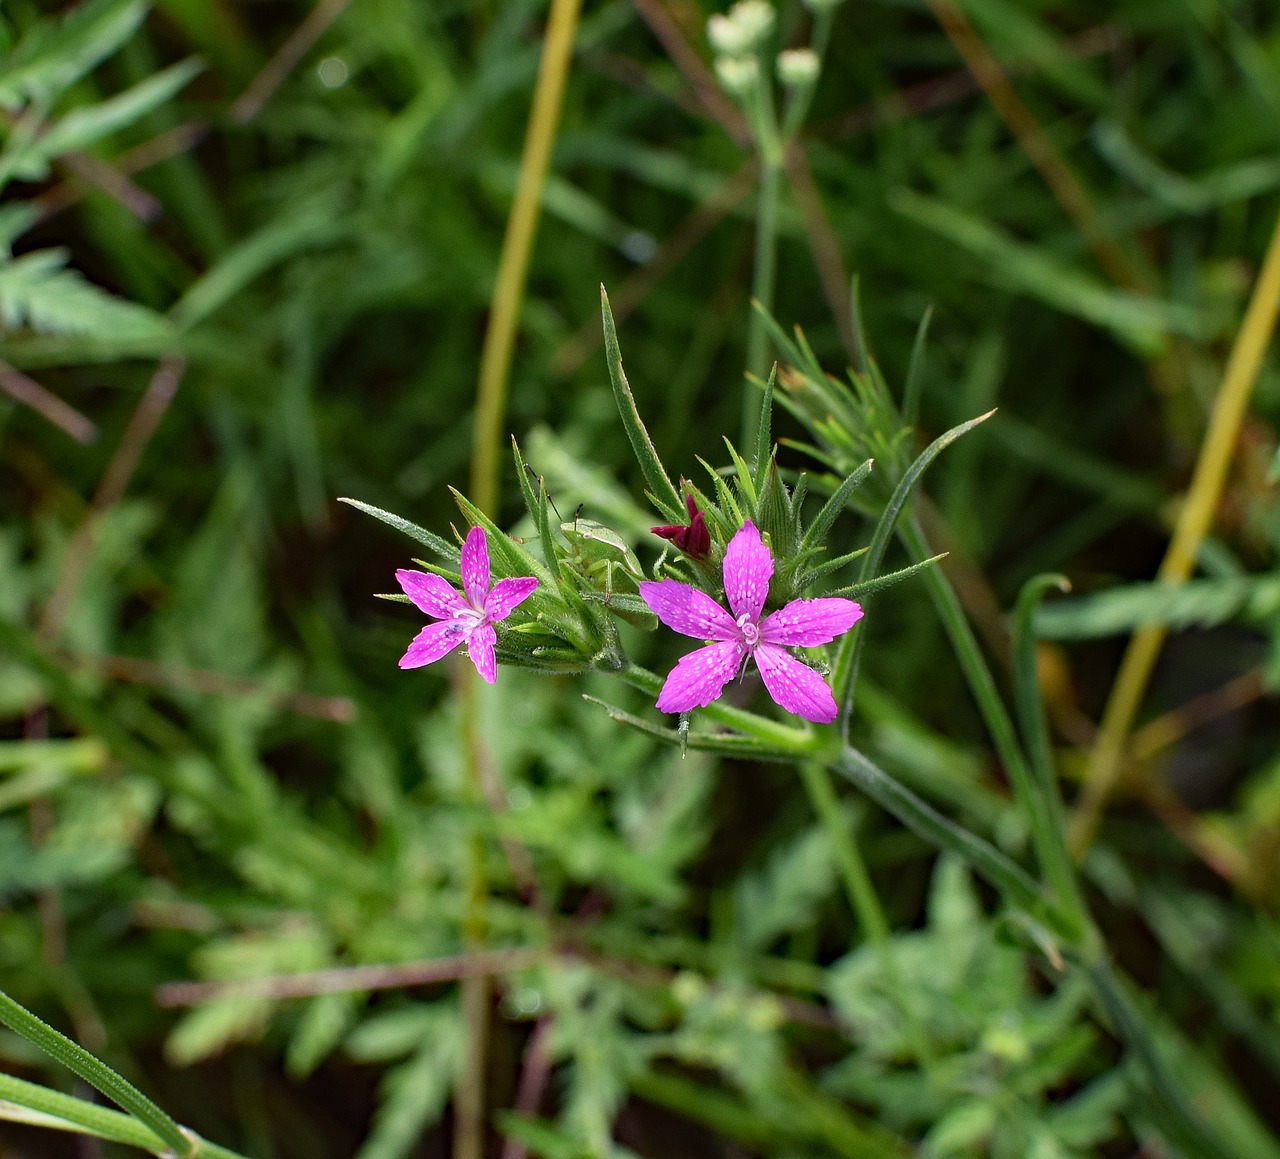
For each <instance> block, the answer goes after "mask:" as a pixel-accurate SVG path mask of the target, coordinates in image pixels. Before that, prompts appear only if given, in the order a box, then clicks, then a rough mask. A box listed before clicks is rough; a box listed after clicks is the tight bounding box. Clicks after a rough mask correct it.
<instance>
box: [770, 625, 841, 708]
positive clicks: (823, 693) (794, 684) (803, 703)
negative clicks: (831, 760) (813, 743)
mask: <svg viewBox="0 0 1280 1159" xmlns="http://www.w3.org/2000/svg"><path fill="white" fill-rule="evenodd" d="M755 656H756V665H757V667H758V668H759V669H760V676H761V678H762V679H763V680H764V686H765V688H767V689H768V690H769V695H770V696H772V697H773V699H774V700H776V701H777V702H778V703H779V704H780V705H782V707H783V708H785V709H786V710H787V711H788V712H794V713H795V714H796V716H802V717H804V719H805V720H811V721H813V723H814V724H830V723H831V722H832V721H833V720H835V718H836V698H835V697H834V696H832V695H831V689H830V688H828V687H827V682H826V681H825V680H823V679H822V677H821V676H819V675H818V674H817V673H816V672H815V671H814V670H813V669H812V668H810V667H808V666H807V665H804V664H801V663H800V661H799V660H797V659H796V658H795V657H794V656H792V655H791V653H790V652H786V651H784V650H783V649H782V648H779V647H778V646H777V645H776V644H759V645H757V647H756V651H755Z"/></svg>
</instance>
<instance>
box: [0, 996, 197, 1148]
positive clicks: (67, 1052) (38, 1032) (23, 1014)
mask: <svg viewBox="0 0 1280 1159" xmlns="http://www.w3.org/2000/svg"><path fill="white" fill-rule="evenodd" d="M0 1022H3V1023H4V1024H5V1025H6V1026H7V1027H9V1029H10V1030H12V1031H14V1032H15V1033H16V1034H20V1035H21V1036H22V1037H23V1038H25V1039H26V1040H27V1041H28V1042H30V1043H32V1044H34V1045H35V1046H37V1047H39V1049H40V1050H42V1051H44V1053H45V1054H47V1055H49V1056H50V1057H51V1058H54V1059H56V1060H57V1061H58V1062H60V1063H62V1065H63V1066H65V1067H66V1068H67V1069H68V1070H70V1071H71V1072H73V1073H74V1074H77V1075H79V1076H80V1077H81V1078H82V1079H84V1081H85V1082H87V1083H88V1084H89V1085H90V1086H91V1087H93V1088H94V1089H95V1090H98V1091H101V1092H102V1093H103V1094H104V1095H106V1096H107V1098H109V1099H110V1100H111V1101H112V1102H114V1103H116V1104H117V1105H118V1106H120V1107H123V1108H124V1109H125V1110H126V1111H128V1112H129V1114H130V1115H132V1116H133V1117H134V1118H135V1119H137V1120H138V1121H139V1122H141V1123H144V1124H145V1125H146V1126H147V1127H148V1128H149V1129H150V1130H151V1132H152V1133H153V1134H154V1135H156V1136H157V1137H158V1138H159V1139H161V1140H162V1141H163V1142H164V1144H165V1146H167V1147H168V1148H169V1149H170V1150H171V1151H172V1152H173V1153H174V1154H175V1155H181V1156H184V1157H193V1156H196V1155H198V1154H200V1150H199V1143H198V1142H197V1140H195V1139H194V1138H192V1137H191V1136H189V1135H188V1134H186V1132H184V1131H183V1129H182V1128H181V1127H179V1126H178V1124H177V1123H175V1122H174V1121H173V1120H172V1119H171V1118H169V1116H168V1115H166V1114H165V1113H164V1111H162V1110H161V1109H160V1108H159V1107H157V1106H156V1105H155V1103H153V1102H152V1101H151V1100H150V1099H149V1098H147V1096H146V1095H144V1094H143V1093H142V1092H141V1091H140V1090H138V1088H137V1087H135V1086H133V1084H132V1083H129V1082H127V1081H126V1080H125V1079H123V1078H122V1077H121V1076H120V1075H118V1074H116V1072H115V1071H113V1070H112V1069H111V1068H110V1067H109V1066H107V1064H106V1063H104V1062H102V1061H100V1060H99V1059H97V1058H95V1057H94V1056H93V1055H91V1054H90V1053H89V1052H88V1051H87V1050H85V1049H84V1047H82V1046H80V1045H79V1044H78V1043H75V1042H72V1041H71V1039H69V1038H68V1037H67V1036H66V1035H65V1034H61V1033H59V1032H58V1031H56V1030H54V1028H53V1027H52V1026H49V1025H48V1024H47V1023H45V1022H42V1021H41V1020H40V1019H39V1018H37V1017H36V1016H35V1015H34V1014H32V1013H31V1011H29V1010H28V1009H27V1008H26V1007H25V1006H21V1005H19V1004H18V1003H17V1002H15V1001H14V1000H13V999H12V998H10V997H9V995H8V994H6V993H4V992H3V991H0Z"/></svg>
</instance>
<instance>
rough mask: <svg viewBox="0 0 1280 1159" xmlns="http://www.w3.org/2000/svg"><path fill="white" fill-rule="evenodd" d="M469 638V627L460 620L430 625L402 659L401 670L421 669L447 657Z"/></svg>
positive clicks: (418, 635)
mask: <svg viewBox="0 0 1280 1159" xmlns="http://www.w3.org/2000/svg"><path fill="white" fill-rule="evenodd" d="M490 630H492V629H490ZM466 638H467V625H466V624H465V623H464V622H462V621H460V620H445V621H444V622H443V623H436V624H428V625H427V626H426V627H425V628H423V629H422V631H421V632H419V633H418V634H417V635H416V636H415V637H414V638H413V643H412V644H410V645H409V647H408V650H407V651H406V652H405V654H404V655H403V656H401V657H400V667H401V668H421V667H422V666H423V665H424V664H434V663H435V662H436V661H437V660H439V659H441V658H442V657H444V656H447V655H448V654H449V653H450V652H452V651H453V650H454V649H455V648H456V647H457V646H458V645H459V644H461V643H462V641H463V640H465V639H466Z"/></svg>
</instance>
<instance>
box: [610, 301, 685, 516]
mask: <svg viewBox="0 0 1280 1159" xmlns="http://www.w3.org/2000/svg"><path fill="white" fill-rule="evenodd" d="M600 311H601V314H602V315H603V318H604V350H605V359H606V361H607V362H608V365H609V381H610V382H611V383H612V384H613V398H614V401H615V402H616V403H617V404H618V413H619V414H620V415H621V416H622V425H623V427H624V428H625V429H626V432H627V438H628V439H630V440H631V449H632V450H633V451H634V452H635V456H636V461H637V462H638V463H639V464H640V470H641V472H642V473H643V475H644V480H645V483H646V484H648V487H649V494H650V496H651V497H652V498H653V501H654V503H655V505H656V506H657V508H658V510H659V511H661V512H662V514H663V516H664V517H665V518H667V519H669V520H670V521H671V522H672V523H678V522H680V521H681V520H682V519H683V518H684V517H685V509H684V504H683V503H681V502H680V495H679V492H677V491H676V489H675V487H673V486H672V485H671V478H670V476H668V475H667V469H666V468H665V467H664V466H663V465H662V460H661V459H659V458H658V452H657V451H656V450H654V447H653V441H652V440H651V439H650V438H649V432H648V431H647V430H645V426H644V422H643V420H642V419H641V418H640V412H639V411H638V410H637V409H636V400H635V396H634V395H633V394H632V393H631V387H630V385H628V383H627V376H626V373H625V372H624V371H623V369H622V351H621V350H620V349H619V348H618V331H617V329H616V327H615V326H614V324H613V311H612V310H610V309H609V295H608V294H606V293H605V289H604V286H601V287H600Z"/></svg>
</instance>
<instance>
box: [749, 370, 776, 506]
mask: <svg viewBox="0 0 1280 1159" xmlns="http://www.w3.org/2000/svg"><path fill="white" fill-rule="evenodd" d="M777 381H778V364H777V363H776V362H775V363H774V364H773V366H772V367H770V369H769V377H768V379H767V380H766V381H765V384H764V391H763V393H762V394H761V396H760V423H759V427H758V429H757V431H756V457H755V468H756V471H755V478H754V482H755V487H756V492H757V493H759V492H760V491H761V490H763V488H764V477H765V472H766V471H767V470H768V465H769V463H770V462H772V460H773V388H774V386H775V385H776V383H777Z"/></svg>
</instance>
